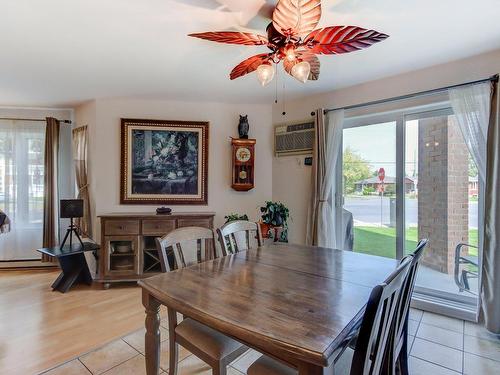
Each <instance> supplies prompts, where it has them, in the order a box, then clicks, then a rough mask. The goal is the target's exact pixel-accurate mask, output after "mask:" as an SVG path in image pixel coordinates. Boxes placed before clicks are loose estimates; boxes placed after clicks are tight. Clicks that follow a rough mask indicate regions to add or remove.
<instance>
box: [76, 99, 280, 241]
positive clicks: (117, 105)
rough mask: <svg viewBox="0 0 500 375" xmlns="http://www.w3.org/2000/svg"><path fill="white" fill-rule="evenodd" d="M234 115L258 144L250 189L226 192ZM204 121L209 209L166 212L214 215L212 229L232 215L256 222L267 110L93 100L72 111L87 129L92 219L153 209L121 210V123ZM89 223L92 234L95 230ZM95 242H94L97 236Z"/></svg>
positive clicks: (263, 195)
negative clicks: (138, 120)
mask: <svg viewBox="0 0 500 375" xmlns="http://www.w3.org/2000/svg"><path fill="white" fill-rule="evenodd" d="M239 114H248V118H249V122H250V134H249V135H250V137H251V138H256V139H257V145H256V176H255V185H256V186H255V188H254V189H253V190H251V191H249V192H237V191H234V190H232V189H231V186H230V184H231V145H230V139H229V137H230V136H233V137H237V135H238V133H237V125H238V120H239V116H238V115H239ZM122 117H123V118H141V119H160V120H161V119H165V120H193V121H209V122H210V132H209V168H208V206H171V207H172V208H173V209H174V211H215V212H216V214H217V215H216V220H215V225H221V224H222V223H223V222H224V216H225V215H227V214H228V213H231V212H238V213H246V214H248V215H249V216H250V218H251V219H253V220H257V219H258V206H259V205H260V204H262V203H263V202H264V201H265V200H269V199H271V197H272V152H273V146H272V144H273V143H272V142H273V139H272V109H271V106H270V105H255V104H252V105H248V104H223V103H210V102H180V101H164V100H148V99H132V98H120V99H105V100H101V99H98V100H96V101H93V102H88V103H85V104H83V105H81V106H79V107H77V108H76V111H75V118H76V123H77V125H78V126H82V125H89V127H90V148H89V149H90V167H89V169H90V176H89V178H90V187H91V195H92V199H93V204H92V206H93V209H94V215H93V216H94V217H95V216H96V215H102V214H106V213H112V212H124V213H126V212H152V213H154V210H155V208H156V207H157V206H158V205H121V204H120V118H122ZM97 225H98V221H97V220H94V228H95V230H96V229H98V226H97ZM94 238H96V239H98V238H99V232H98V231H97V230H96V231H95V233H94Z"/></svg>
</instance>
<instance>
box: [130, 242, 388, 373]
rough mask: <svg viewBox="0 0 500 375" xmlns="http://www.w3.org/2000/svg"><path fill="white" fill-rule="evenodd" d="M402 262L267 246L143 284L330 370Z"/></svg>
mask: <svg viewBox="0 0 500 375" xmlns="http://www.w3.org/2000/svg"><path fill="white" fill-rule="evenodd" d="M396 265H397V261H396V260H393V259H387V258H381V257H376V256H372V255H366V254H360V253H353V252H349V251H341V250H335V249H326V248H319V247H308V246H298V245H288V244H287V245H268V246H264V247H261V248H260V249H256V250H249V251H247V252H241V253H238V254H235V255H230V256H227V257H223V258H219V259H215V260H211V261H208V262H205V263H201V264H197V265H194V266H191V267H188V268H185V269H181V270H177V271H174V272H168V273H165V274H161V275H158V276H154V277H151V278H149V279H145V280H141V281H139V284H140V285H141V286H142V287H143V288H144V289H145V290H147V291H148V292H149V293H150V294H152V295H153V296H154V297H155V298H157V299H158V300H159V301H160V302H162V303H163V304H165V305H167V306H168V307H171V308H173V309H175V310H177V311H179V312H181V313H184V314H186V315H187V316H189V317H192V318H194V319H196V320H199V321H200V322H202V323H204V324H207V325H209V326H210V327H213V328H215V329H217V330H219V331H221V332H223V333H225V334H227V335H229V336H232V337H234V338H236V339H238V340H239V341H242V342H244V343H246V344H248V345H250V346H251V347H254V348H256V349H257V350H259V349H261V350H262V351H263V352H266V353H273V354H274V355H276V356H279V357H281V356H282V357H284V358H290V357H292V358H296V359H298V360H302V361H307V362H309V363H312V364H316V365H320V366H328V365H329V364H330V363H331V361H332V358H331V356H332V354H333V353H334V351H335V349H337V348H338V347H339V345H341V343H342V342H343V340H344V339H345V337H346V336H347V335H348V334H349V332H350V331H351V330H352V327H353V326H354V325H355V323H356V322H358V321H359V319H360V318H361V316H362V313H363V309H364V306H365V305H366V302H367V301H368V297H369V295H370V292H371V289H372V288H373V287H374V286H375V285H376V284H378V283H380V282H382V281H383V280H384V279H385V278H386V277H387V276H388V275H389V274H390V273H391V272H392V271H393V270H394V268H395V267H396Z"/></svg>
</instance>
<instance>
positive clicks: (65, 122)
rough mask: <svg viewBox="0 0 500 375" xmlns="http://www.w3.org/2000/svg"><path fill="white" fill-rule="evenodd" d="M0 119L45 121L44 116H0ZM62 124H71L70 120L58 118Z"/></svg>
mask: <svg viewBox="0 0 500 375" xmlns="http://www.w3.org/2000/svg"><path fill="white" fill-rule="evenodd" d="M0 120H17V121H38V122H42V121H43V122H46V120H45V119H44V118H16V117H0ZM58 121H59V122H61V123H63V124H71V120H58Z"/></svg>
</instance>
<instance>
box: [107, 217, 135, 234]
mask: <svg viewBox="0 0 500 375" xmlns="http://www.w3.org/2000/svg"><path fill="white" fill-rule="evenodd" d="M104 232H105V233H106V235H107V236H119V235H131V234H139V220H106V224H105V227H104Z"/></svg>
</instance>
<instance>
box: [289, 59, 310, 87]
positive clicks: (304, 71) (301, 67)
mask: <svg viewBox="0 0 500 375" xmlns="http://www.w3.org/2000/svg"><path fill="white" fill-rule="evenodd" d="M291 73H292V76H293V78H295V79H296V80H297V81H299V82H302V83H306V82H307V79H308V78H309V73H311V65H310V64H309V63H308V62H307V61H302V62H299V63H298V64H295V65H294V66H293V67H292V71H291Z"/></svg>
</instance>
